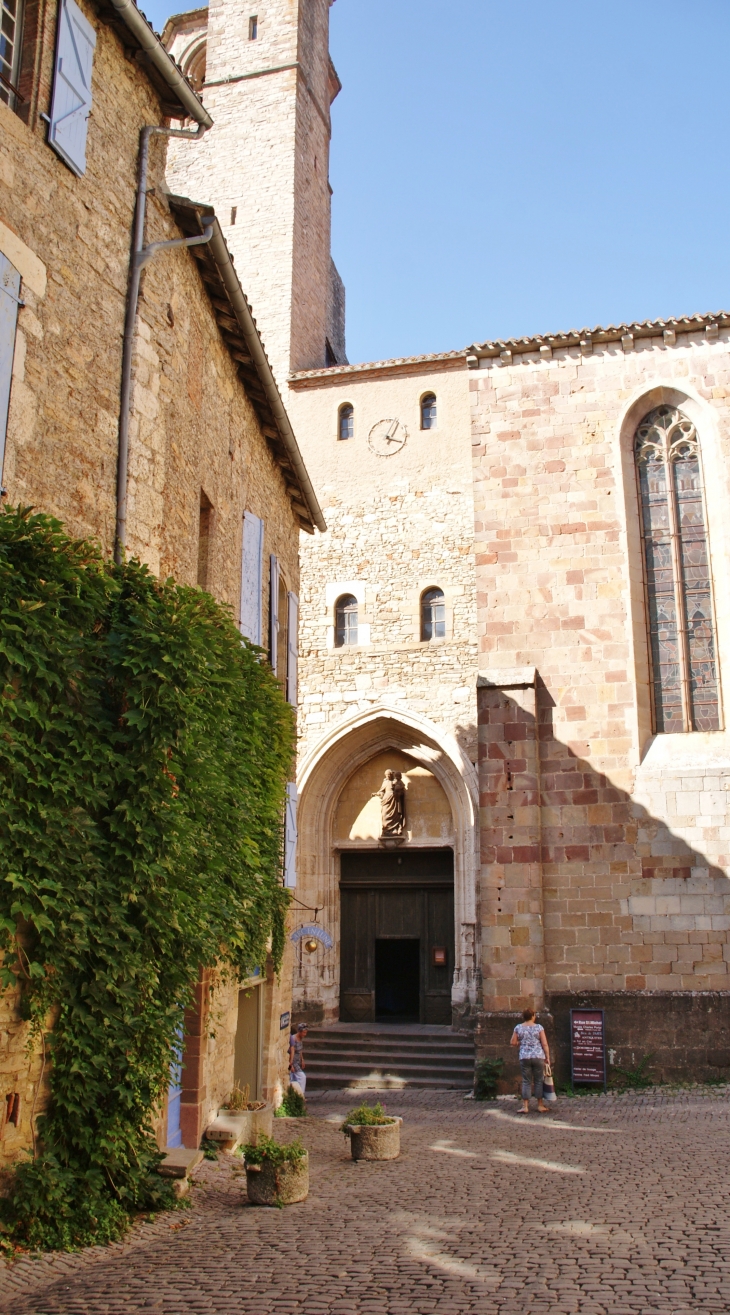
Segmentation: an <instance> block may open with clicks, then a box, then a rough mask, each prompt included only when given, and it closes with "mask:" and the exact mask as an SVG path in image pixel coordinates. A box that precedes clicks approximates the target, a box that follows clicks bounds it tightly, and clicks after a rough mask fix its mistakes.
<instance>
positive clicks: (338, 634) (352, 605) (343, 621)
mask: <svg viewBox="0 0 730 1315" xmlns="http://www.w3.org/2000/svg"><path fill="white" fill-rule="evenodd" d="M356 643H357V599H356V598H353V596H352V594H343V596H342V598H338V599H337V603H336V604H335V648H344V647H345V646H346V645H347V644H356Z"/></svg>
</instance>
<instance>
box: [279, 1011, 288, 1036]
mask: <svg viewBox="0 0 730 1315" xmlns="http://www.w3.org/2000/svg"><path fill="white" fill-rule="evenodd" d="M290 1022H291V1014H290V1013H289V1011H288V1010H287V1012H286V1013H285V1014H279V1031H280V1032H283V1031H284V1028H285V1027H288V1026H289V1024H290Z"/></svg>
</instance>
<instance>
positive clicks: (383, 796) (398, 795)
mask: <svg viewBox="0 0 730 1315" xmlns="http://www.w3.org/2000/svg"><path fill="white" fill-rule="evenodd" d="M373 798H374V799H379V800H380V834H381V836H402V835H403V832H404V830H405V824H406V787H405V785H404V783H403V775H402V773H401V772H392V771H391V770H390V768H389V767H388V768H387V769H386V772H385V775H384V777H383V784H382V785H381V787H380V789H379V790H378V791H376V793H375V794H374V795H373Z"/></svg>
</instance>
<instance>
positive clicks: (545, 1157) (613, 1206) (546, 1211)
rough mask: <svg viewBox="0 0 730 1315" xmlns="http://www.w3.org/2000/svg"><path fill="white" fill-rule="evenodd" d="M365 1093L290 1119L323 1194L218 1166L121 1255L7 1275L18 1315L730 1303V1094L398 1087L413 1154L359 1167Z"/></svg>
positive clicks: (84, 1256)
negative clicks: (487, 1092) (523, 1094)
mask: <svg viewBox="0 0 730 1315" xmlns="http://www.w3.org/2000/svg"><path fill="white" fill-rule="evenodd" d="M359 1099H360V1093H358V1095H357V1097H356V1098H355V1099H353V1096H352V1094H350V1095H348V1094H347V1093H342V1092H339V1093H327V1094H325V1095H323V1096H317V1095H315V1096H313V1097H312V1098H311V1100H310V1102H309V1108H310V1114H311V1115H312V1116H313V1117H310V1118H308V1119H307V1120H306V1121H294V1120H287V1121H284V1120H282V1121H281V1122H278V1121H277V1123H275V1125H274V1126H275V1129H276V1133H277V1136H279V1137H280V1138H281V1139H282V1140H284V1141H287V1140H290V1139H291V1138H293V1137H294V1136H295V1135H297V1134H299V1133H301V1135H302V1138H303V1141H304V1143H305V1145H306V1146H307V1147H308V1148H309V1150H310V1159H311V1188H310V1194H309V1198H308V1200H307V1201H306V1202H304V1203H302V1204H300V1205H294V1206H289V1207H287V1208H286V1209H284V1210H267V1209H260V1208H255V1207H252V1206H248V1205H247V1203H246V1194H245V1179H244V1177H243V1175H242V1173H241V1170H240V1161H238V1160H237V1158H236V1159H234V1161H233V1162H231V1161H228V1160H226V1162H225V1163H220V1164H212V1163H208V1162H206V1163H204V1164H203V1165H202V1166H201V1167H200V1169H199V1170H198V1171H197V1173H196V1185H195V1188H194V1191H193V1201H194V1204H193V1208H192V1209H191V1210H190V1211H189V1212H186V1213H185V1214H182V1213H175V1214H173V1215H169V1214H166V1215H160V1216H158V1218H157V1219H156V1220H155V1221H154V1222H152V1223H146V1224H140V1225H138V1226H136V1227H135V1229H133V1231H132V1232H131V1233H130V1235H129V1238H128V1239H127V1240H126V1241H125V1242H123V1243H120V1244H119V1245H117V1246H115V1247H109V1248H91V1249H89V1250H88V1251H85V1252H82V1253H80V1254H79V1255H76V1256H58V1255H56V1256H42V1257H37V1258H32V1257H24V1258H22V1259H21V1260H19V1261H16V1262H15V1263H14V1264H13V1265H10V1266H7V1267H6V1268H4V1269H2V1270H0V1311H2V1312H10V1311H12V1312H13V1315H29V1313H30V1312H32V1313H33V1315H56V1312H58V1313H59V1315H60V1313H61V1312H63V1313H64V1315H67V1313H69V1312H73V1313H74V1315H101V1313H102V1312H104V1313H106V1312H114V1315H117V1313H118V1315H122V1313H123V1315H134V1312H140V1311H144V1312H155V1311H161V1312H164V1313H165V1315H178V1313H179V1315H233V1313H234V1312H235V1315H288V1313H289V1312H300V1311H306V1315H407V1313H408V1315H414V1313H415V1315H427V1313H428V1312H431V1311H438V1315H465V1313H466V1312H472V1311H474V1312H480V1313H483V1315H511V1313H512V1312H520V1313H522V1312H526V1313H529V1315H539V1313H541V1312H551V1315H552V1313H553V1312H555V1313H557V1312H560V1315H563V1312H565V1313H566V1315H568V1312H574V1311H575V1312H580V1315H650V1313H651V1312H661V1315H686V1313H687V1312H696V1311H713V1312H714V1311H718V1312H726V1311H728V1310H729V1309H730V1216H729V1215H728V1203H729V1201H730V1139H729V1138H728V1131H729V1113H730V1091H729V1090H728V1089H720V1090H714V1091H713V1090H707V1089H702V1088H700V1089H695V1090H687V1091H683V1092H675V1093H674V1094H671V1093H670V1094H664V1093H662V1092H660V1091H654V1092H650V1093H643V1094H627V1095H623V1096H607V1097H605V1096H592V1097H589V1098H585V1099H575V1100H562V1101H560V1102H559V1103H558V1105H557V1107H556V1108H555V1113H554V1114H550V1115H547V1116H538V1115H537V1114H533V1115H531V1116H530V1117H529V1119H524V1118H521V1117H520V1116H519V1115H517V1113H516V1109H517V1104H516V1102H514V1101H499V1102H496V1103H495V1104H489V1105H482V1104H476V1103H474V1102H472V1101H465V1100H464V1099H463V1096H462V1095H461V1094H460V1093H457V1092H440V1093H431V1092H428V1093H427V1092H418V1091H417V1092H403V1093H396V1092H389V1093H387V1094H386V1095H385V1096H384V1097H383V1099H384V1101H385V1103H386V1105H387V1107H388V1110H389V1112H391V1113H399V1114H402V1115H403V1117H404V1119H405V1123H404V1127H403V1139H402V1147H403V1149H402V1155H401V1158H400V1159H399V1160H396V1161H392V1162H390V1163H382V1164H370V1165H364V1164H359V1165H356V1164H354V1163H353V1162H352V1161H351V1160H350V1159H349V1158H348V1154H347V1148H346V1146H345V1142H344V1139H343V1137H342V1135H341V1134H340V1133H339V1131H338V1128H337V1123H338V1122H339V1120H340V1119H341V1117H342V1115H343V1114H344V1113H345V1112H346V1110H347V1109H348V1107H350V1106H351V1105H352V1104H354V1103H357V1101H358V1100H359Z"/></svg>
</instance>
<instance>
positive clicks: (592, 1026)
mask: <svg viewBox="0 0 730 1315" xmlns="http://www.w3.org/2000/svg"><path fill="white" fill-rule="evenodd" d="M604 1022H605V1019H604V1012H603V1010H602V1009H571V1011H570V1080H571V1083H572V1085H573V1086H574V1085H575V1083H576V1082H595V1083H602V1084H603V1090H604V1091H606V1089H607V1083H606V1079H607V1073H606V1029H605V1026H604Z"/></svg>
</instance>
